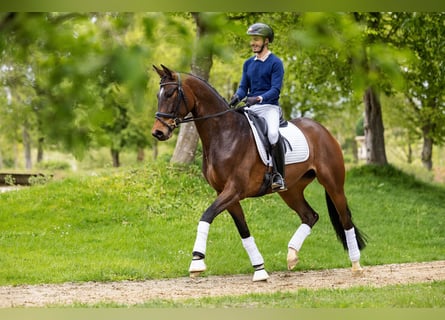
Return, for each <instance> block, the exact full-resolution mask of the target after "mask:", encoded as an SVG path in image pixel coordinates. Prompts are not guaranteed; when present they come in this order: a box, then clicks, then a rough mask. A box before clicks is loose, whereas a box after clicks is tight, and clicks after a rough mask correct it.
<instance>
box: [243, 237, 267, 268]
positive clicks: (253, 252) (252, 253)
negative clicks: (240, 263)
mask: <svg viewBox="0 0 445 320" xmlns="http://www.w3.org/2000/svg"><path fill="white" fill-rule="evenodd" d="M241 241H242V242H243V246H244V249H246V251H247V254H248V255H249V259H250V262H251V263H252V266H258V265H261V264H264V259H263V256H262V255H261V253H260V251H259V250H258V248H257V246H256V244H255V239H254V238H253V237H249V238H246V239H241Z"/></svg>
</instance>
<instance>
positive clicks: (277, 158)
mask: <svg viewBox="0 0 445 320" xmlns="http://www.w3.org/2000/svg"><path fill="white" fill-rule="evenodd" d="M270 153H271V155H272V163H273V172H272V192H275V191H278V192H280V191H286V190H287V187H286V184H285V182H284V148H283V144H282V143H281V142H278V143H276V144H274V145H272V146H271V152H270Z"/></svg>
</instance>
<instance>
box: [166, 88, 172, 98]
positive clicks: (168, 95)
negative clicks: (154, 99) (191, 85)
mask: <svg viewBox="0 0 445 320" xmlns="http://www.w3.org/2000/svg"><path fill="white" fill-rule="evenodd" d="M174 92H175V89H171V90H166V91H165V94H164V97H166V98H171V97H172V96H173V93H174Z"/></svg>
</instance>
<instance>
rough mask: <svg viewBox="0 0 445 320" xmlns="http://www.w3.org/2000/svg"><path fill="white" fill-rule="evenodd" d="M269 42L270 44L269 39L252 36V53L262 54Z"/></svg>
mask: <svg viewBox="0 0 445 320" xmlns="http://www.w3.org/2000/svg"><path fill="white" fill-rule="evenodd" d="M267 42H268V39H267V38H266V39H264V38H263V37H260V36H252V37H251V39H250V47H251V48H252V51H253V52H254V53H261V52H262V51H263V50H264V48H265V45H266V44H267Z"/></svg>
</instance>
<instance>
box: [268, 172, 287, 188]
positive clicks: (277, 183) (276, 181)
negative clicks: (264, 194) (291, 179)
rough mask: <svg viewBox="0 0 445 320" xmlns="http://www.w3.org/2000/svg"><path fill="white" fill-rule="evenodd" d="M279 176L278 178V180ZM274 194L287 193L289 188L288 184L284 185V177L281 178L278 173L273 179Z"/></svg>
mask: <svg viewBox="0 0 445 320" xmlns="http://www.w3.org/2000/svg"><path fill="white" fill-rule="evenodd" d="M277 176H278V178H276V177H277ZM271 188H272V192H282V191H286V190H287V187H286V184H285V183H284V179H283V177H281V175H280V174H279V173H276V174H275V175H274V177H273V179H272V185H271Z"/></svg>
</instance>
